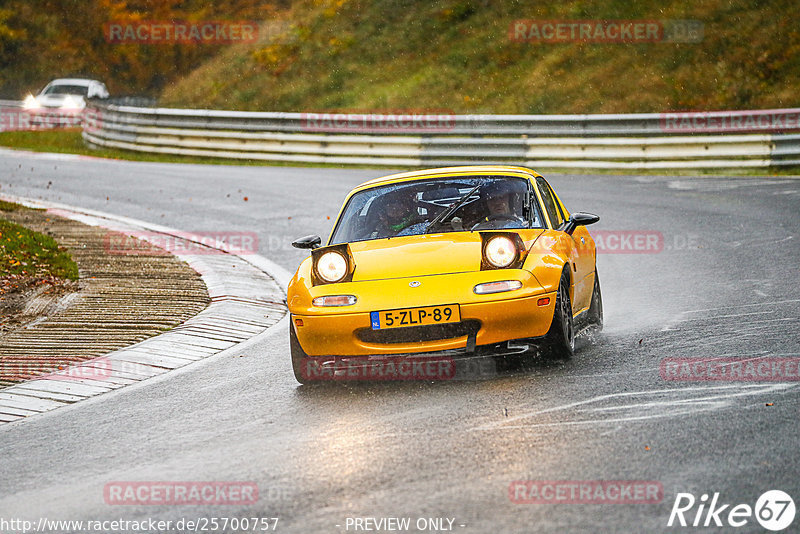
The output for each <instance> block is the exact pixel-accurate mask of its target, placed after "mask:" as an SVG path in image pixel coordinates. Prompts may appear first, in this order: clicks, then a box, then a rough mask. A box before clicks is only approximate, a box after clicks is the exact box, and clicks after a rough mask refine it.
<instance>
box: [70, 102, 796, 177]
mask: <svg viewBox="0 0 800 534" xmlns="http://www.w3.org/2000/svg"><path fill="white" fill-rule="evenodd" d="M87 117H88V118H87V121H86V124H85V126H84V132H83V138H84V140H85V142H86V143H87V144H89V145H90V146H94V147H114V148H121V149H125V150H135V151H140V152H153V153H163V154H179V155H189V156H208V157H218V158H229V159H252V160H264V161H281V162H303V163H332V164H366V165H389V166H440V165H458V164H474V163H478V162H481V163H508V164H519V165H526V166H529V167H534V168H603V169H677V168H687V169H691V168H731V167H771V166H789V165H800V133H786V132H791V131H797V132H800V109H785V110H766V111H737V112H708V113H693V114H689V113H685V114H679V113H676V114H653V113H649V114H626V115H438V116H437V121H438V122H435V123H434V127H433V128H430V129H426V128H427V125H426V124H425V123H424V121H423V122H418V123H415V122H414V121H413V120H411V121H410V122H408V124H407V127H406V128H402V127H397V125H395V127H393V128H387V127H385V126H378V127H376V126H371V127H360V126H359V124H360V123H358V121H356V122H354V123H352V124H348V123H347V122H346V119H347V118H348V117H353V115H345V116H343V117H344V118H343V119H342V121H344V122H340V123H339V124H335V122H336V121H331V120H327V122H326V120H319V119H320V118H322V119H324V118H325V116H322V115H319V114H309V113H280V112H242V111H215V110H188V109H167V108H143V107H130V106H119V105H113V104H108V103H101V102H97V101H94V102H91V103H90V105H89V108H88V115H87ZM355 117H356V118H358V117H363V116H355ZM370 117H371V119H372V120H371V122H370V124H372V125H375V124H378V125H386V124H388V123H387V122H386V121H385V120H384V119H389V118H391V117H390V116H377V115H373V116H370ZM395 118H396V117H395ZM382 120H383V122H381V121H382ZM415 125H416V126H420V127H419V128H415ZM351 126H358V127H357V128H351ZM353 129H357V130H358V131H355V132H354V131H351V130H353ZM720 130H729V131H720ZM730 130H732V131H730Z"/></svg>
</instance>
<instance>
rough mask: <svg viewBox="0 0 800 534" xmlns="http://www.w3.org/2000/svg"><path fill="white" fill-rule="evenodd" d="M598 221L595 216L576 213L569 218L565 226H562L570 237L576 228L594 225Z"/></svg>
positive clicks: (598, 218)
mask: <svg viewBox="0 0 800 534" xmlns="http://www.w3.org/2000/svg"><path fill="white" fill-rule="evenodd" d="M599 220H600V217H599V216H597V215H592V214H591V213H583V212H580V211H576V212H575V213H573V214H572V215H570V216H569V220H568V221H567V224H566V226H564V231H565V232H566V233H568V234H569V235H572V232H574V231H575V229H576V228H577V227H579V226H589V225H590V224H594V223H596V222H597V221H599Z"/></svg>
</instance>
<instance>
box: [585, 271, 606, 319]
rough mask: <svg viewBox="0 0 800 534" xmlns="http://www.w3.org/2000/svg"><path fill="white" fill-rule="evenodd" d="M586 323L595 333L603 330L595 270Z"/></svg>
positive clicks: (598, 284)
mask: <svg viewBox="0 0 800 534" xmlns="http://www.w3.org/2000/svg"><path fill="white" fill-rule="evenodd" d="M586 319H587V321H588V322H589V325H590V326H591V328H592V330H593V331H595V332H601V331H602V330H603V294H602V293H601V292H600V276H599V275H598V274H597V268H596V267H595V270H594V289H593V290H592V302H591V304H589V311H588V312H587V317H586Z"/></svg>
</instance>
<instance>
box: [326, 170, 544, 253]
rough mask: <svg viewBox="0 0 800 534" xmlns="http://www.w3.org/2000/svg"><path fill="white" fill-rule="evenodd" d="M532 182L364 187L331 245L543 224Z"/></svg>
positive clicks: (485, 179)
mask: <svg viewBox="0 0 800 534" xmlns="http://www.w3.org/2000/svg"><path fill="white" fill-rule="evenodd" d="M527 199H528V182H527V180H524V179H521V178H508V177H502V176H466V177H458V178H437V179H428V180H417V181H413V182H404V183H400V184H392V185H386V186H380V187H373V188H371V189H366V190H364V191H360V192H358V193H356V194H355V195H353V196H352V197H351V198H350V201H349V202H348V203H347V206H346V208H345V210H344V212H343V213H342V216H341V217H340V218H339V221H338V223H337V225H336V228H335V230H334V233H333V236H332V238H331V244H339V243H348V242H353V241H367V240H370V239H384V238H388V237H402V236H409V235H419V234H425V233H434V232H435V233H443V232H462V231H475V230H498V229H514V228H543V227H544V226H543V225H542V217H541V215H540V214H539V210H538V209H537V208H536V203H535V202H533V203H532V204H531V205H532V206H533V209H532V210H528V209H526V208H525V206H526V204H527Z"/></svg>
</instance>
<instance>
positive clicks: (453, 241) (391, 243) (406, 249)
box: [350, 230, 542, 282]
mask: <svg viewBox="0 0 800 534" xmlns="http://www.w3.org/2000/svg"><path fill="white" fill-rule="evenodd" d="M541 232H542V231H541V230H534V231H532V230H525V231H524V233H525V236H524V237H523V240H524V241H525V242H526V244H527V245H528V246H530V243H531V242H532V241H533V240H534V239H536V237H538V235H539V234H540V233H541ZM350 252H351V253H352V255H353V260H354V261H355V265H356V268H355V271H354V272H353V281H354V282H362V281H367V280H382V279H388V278H405V277H411V276H428V275H434V274H450V273H463V272H469V271H479V270H480V268H481V236H480V234H479V233H478V232H452V233H445V234H426V235H416V236H406V237H393V238H389V239H376V240H371V241H360V242H355V243H350Z"/></svg>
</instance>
